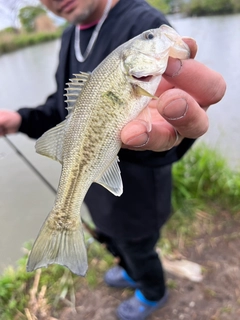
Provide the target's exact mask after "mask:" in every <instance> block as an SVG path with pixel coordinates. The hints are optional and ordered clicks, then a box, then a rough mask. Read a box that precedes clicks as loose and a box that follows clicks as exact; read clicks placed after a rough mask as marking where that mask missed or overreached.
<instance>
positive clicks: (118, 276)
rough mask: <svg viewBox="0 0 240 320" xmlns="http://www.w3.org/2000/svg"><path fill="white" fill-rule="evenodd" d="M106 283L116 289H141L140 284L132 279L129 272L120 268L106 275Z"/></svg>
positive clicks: (111, 270)
mask: <svg viewBox="0 0 240 320" xmlns="http://www.w3.org/2000/svg"><path fill="white" fill-rule="evenodd" d="M104 281H105V282H106V284H107V285H109V286H111V287H116V288H133V289H136V288H139V287H140V284H139V283H137V282H135V281H134V280H133V279H132V278H130V277H129V275H128V274H127V272H126V271H125V270H124V269H123V268H121V267H119V266H116V267H113V268H111V269H109V270H108V271H107V272H106V273H105V276H104Z"/></svg>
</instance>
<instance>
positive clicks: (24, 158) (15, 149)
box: [3, 136, 57, 194]
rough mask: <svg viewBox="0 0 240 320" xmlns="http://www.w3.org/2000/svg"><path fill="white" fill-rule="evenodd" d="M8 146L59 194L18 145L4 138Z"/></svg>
mask: <svg viewBox="0 0 240 320" xmlns="http://www.w3.org/2000/svg"><path fill="white" fill-rule="evenodd" d="M3 138H4V139H5V141H6V142H7V144H8V145H9V146H10V147H11V148H12V149H13V150H14V151H15V152H16V153H17V154H18V155H19V156H20V158H21V159H22V160H23V161H24V162H25V163H26V164H27V165H28V167H30V168H31V169H32V171H33V172H35V174H36V175H37V176H38V177H39V178H40V179H41V180H42V182H43V183H44V184H45V185H46V186H48V188H49V189H50V190H51V191H52V192H53V193H54V194H56V193H57V190H56V189H55V188H54V187H53V186H52V185H51V183H50V182H48V180H47V179H46V178H45V177H44V176H43V175H42V174H41V172H40V171H39V170H38V169H37V168H36V167H35V166H34V165H33V164H32V163H31V162H30V161H29V160H28V159H27V158H26V157H25V156H24V154H23V153H22V152H21V151H20V150H19V149H18V148H17V147H16V145H15V144H14V143H13V142H12V141H11V140H10V139H9V138H8V137H7V136H4V137H3Z"/></svg>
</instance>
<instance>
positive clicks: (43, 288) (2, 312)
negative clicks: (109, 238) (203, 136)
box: [0, 145, 240, 320]
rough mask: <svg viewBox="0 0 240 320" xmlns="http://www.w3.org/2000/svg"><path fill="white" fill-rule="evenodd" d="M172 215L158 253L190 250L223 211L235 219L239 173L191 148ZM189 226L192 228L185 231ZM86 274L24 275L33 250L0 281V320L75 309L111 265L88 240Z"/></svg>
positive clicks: (176, 171)
mask: <svg viewBox="0 0 240 320" xmlns="http://www.w3.org/2000/svg"><path fill="white" fill-rule="evenodd" d="M173 176H174V179H173V212H174V214H173V215H172V218H171V219H170V221H169V222H168V223H167V225H166V227H165V228H164V230H163V234H162V236H163V237H162V240H161V241H160V243H159V246H160V247H161V250H162V252H163V253H164V251H165V252H169V251H172V250H174V249H176V248H177V249H178V250H181V248H179V247H181V246H182V245H183V243H184V245H188V243H189V242H191V239H192V238H193V237H195V236H196V235H197V234H198V232H200V229H201V228H202V221H203V217H205V216H207V224H208V225H209V226H210V225H211V217H214V215H216V214H217V213H218V211H219V210H222V209H225V210H227V211H228V212H229V213H231V214H232V215H233V216H236V215H239V212H240V205H239V197H240V171H237V172H236V171H233V170H232V169H230V168H229V166H228V164H227V162H226V161H225V160H224V159H223V158H222V157H221V156H220V155H219V154H218V153H217V152H216V151H213V150H211V149H209V148H207V147H206V146H204V145H197V146H195V147H194V148H193V149H192V150H191V151H190V152H188V153H187V155H186V156H185V157H184V158H183V159H182V160H181V161H180V162H178V163H176V164H175V165H174V167H173ZM189 226H190V227H189ZM87 246H88V258H89V270H88V273H87V276H86V278H80V277H77V276H75V275H72V273H70V272H69V271H68V269H66V268H64V267H61V266H58V265H53V266H50V267H48V268H47V269H41V271H39V270H38V271H37V272H32V273H27V272H26V271H25V269H26V260H27V254H28V251H29V250H30V247H31V245H30V244H28V245H26V246H25V247H26V248H25V254H24V257H23V258H22V259H20V261H19V262H18V267H17V268H16V269H13V268H12V267H9V268H7V269H6V270H5V272H4V273H3V274H2V276H1V277H0V320H13V319H14V320H29V319H36V317H37V318H38V319H50V317H52V320H53V319H54V318H53V317H56V318H57V317H58V314H59V312H60V310H61V308H62V307H64V306H74V303H75V292H77V291H79V290H81V288H82V287H86V286H90V287H97V286H98V285H99V284H100V283H101V281H102V275H103V273H104V272H105V271H106V270H107V269H108V268H109V267H110V266H111V265H112V264H113V258H112V256H111V255H110V254H108V253H107V251H106V250H105V249H104V247H103V246H102V245H100V244H98V243H96V242H95V241H93V239H92V238H91V237H90V236H89V235H88V236H87Z"/></svg>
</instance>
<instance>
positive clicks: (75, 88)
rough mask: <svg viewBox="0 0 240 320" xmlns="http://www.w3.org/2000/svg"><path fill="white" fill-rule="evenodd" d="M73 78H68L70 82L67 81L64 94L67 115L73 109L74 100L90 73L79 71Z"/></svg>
mask: <svg viewBox="0 0 240 320" xmlns="http://www.w3.org/2000/svg"><path fill="white" fill-rule="evenodd" d="M74 76H75V78H72V79H69V80H70V82H68V83H67V86H68V87H67V88H66V89H65V90H66V91H67V93H66V94H65V95H64V96H66V97H67V99H66V100H65V102H66V103H67V108H66V109H67V110H68V115H69V114H70V113H71V112H72V111H73V109H74V105H75V102H76V100H77V98H78V96H79V94H80V93H81V91H82V88H83V87H84V86H85V83H86V82H87V81H88V79H89V77H90V74H89V73H85V72H80V73H79V74H74Z"/></svg>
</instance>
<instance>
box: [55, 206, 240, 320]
mask: <svg viewBox="0 0 240 320" xmlns="http://www.w3.org/2000/svg"><path fill="white" fill-rule="evenodd" d="M209 226H210V227H209ZM239 248H240V214H238V215H237V216H235V218H232V216H230V215H229V214H227V213H225V212H222V213H221V215H220V216H218V217H215V218H214V220H213V221H211V223H210V222H208V220H207V219H204V222H203V223H202V232H201V235H198V236H197V237H196V238H195V239H194V240H193V242H192V243H191V245H190V246H186V245H184V248H182V249H181V254H182V255H183V256H184V257H185V258H186V259H188V260H190V261H194V262H196V263H199V264H200V265H202V266H203V270H204V271H203V273H204V278H203V281H202V282H200V283H195V282H192V281H190V280H187V279H181V278H177V277H176V276H173V275H171V274H169V273H167V274H166V278H167V282H168V287H169V293H170V295H169V300H168V302H167V304H166V306H165V307H164V308H162V309H159V310H157V311H156V312H155V313H154V314H153V315H152V316H151V317H149V320H160V319H161V320H177V319H178V320H239V319H240V266H239V264H240V250H239ZM131 294H132V292H131V291H130V290H121V289H120V290H119V289H114V288H108V287H107V286H106V285H105V284H104V283H103V282H102V283H101V284H100V286H99V287H98V288H96V289H94V290H91V289H89V288H87V287H85V288H82V289H81V291H80V292H77V294H76V301H77V303H76V305H77V308H76V311H77V312H76V313H74V312H73V309H71V308H69V307H65V308H64V309H63V310H62V312H61V316H60V317H59V320H85V319H86V320H116V319H117V318H116V316H115V310H116V307H117V306H118V304H119V303H120V302H121V301H123V300H124V299H126V298H127V297H128V296H130V295H131Z"/></svg>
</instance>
